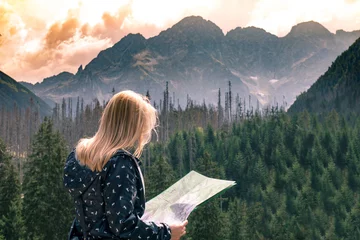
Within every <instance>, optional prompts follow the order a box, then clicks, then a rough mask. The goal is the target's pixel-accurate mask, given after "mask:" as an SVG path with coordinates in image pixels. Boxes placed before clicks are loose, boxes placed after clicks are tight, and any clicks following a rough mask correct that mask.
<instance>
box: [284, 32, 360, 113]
mask: <svg viewBox="0 0 360 240" xmlns="http://www.w3.org/2000/svg"><path fill="white" fill-rule="evenodd" d="M359 101H360V38H359V39H358V40H357V41H356V42H355V43H354V44H353V45H351V46H350V47H349V49H348V50H346V51H345V52H344V53H342V54H341V55H340V56H339V57H337V59H336V60H335V61H334V63H333V64H332V65H331V66H330V67H329V69H328V71H326V72H325V73H324V74H323V75H322V76H321V77H320V78H319V79H318V80H317V81H316V82H315V83H314V84H313V85H312V86H311V87H310V88H309V89H308V90H307V91H306V92H304V93H302V94H301V95H300V96H299V97H298V98H297V100H296V101H295V103H294V104H293V106H291V108H290V109H289V112H291V113H294V112H301V111H304V110H307V111H309V112H317V113H320V114H322V113H327V112H330V111H331V110H333V109H334V110H336V111H337V112H339V113H343V114H349V113H351V112H353V113H355V114H358V113H360V105H359V104H358V102H359Z"/></svg>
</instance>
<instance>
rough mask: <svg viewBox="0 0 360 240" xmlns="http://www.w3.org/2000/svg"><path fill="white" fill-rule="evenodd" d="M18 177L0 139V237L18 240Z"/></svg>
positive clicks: (19, 221)
mask: <svg viewBox="0 0 360 240" xmlns="http://www.w3.org/2000/svg"><path fill="white" fill-rule="evenodd" d="M20 211H21V198H20V182H19V175H18V173H17V172H16V171H15V167H14V165H13V163H12V158H11V156H10V155H9V154H8V153H7V151H6V148H5V144H4V143H3V142H2V140H1V139H0V236H1V235H2V236H3V237H4V239H7V240H18V239H20V238H21V237H22V234H23V224H22V219H21V212H20ZM0 239H1V238H0Z"/></svg>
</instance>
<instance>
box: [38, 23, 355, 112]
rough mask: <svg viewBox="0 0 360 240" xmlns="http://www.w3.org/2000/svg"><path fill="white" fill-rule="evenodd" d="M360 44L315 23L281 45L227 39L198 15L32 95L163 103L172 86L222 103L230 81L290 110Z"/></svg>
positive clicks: (253, 35)
mask: <svg viewBox="0 0 360 240" xmlns="http://www.w3.org/2000/svg"><path fill="white" fill-rule="evenodd" d="M357 37H360V32H359V31H357V32H356V31H354V32H345V31H342V30H339V31H338V32H337V33H336V34H333V33H331V32H329V31H328V30H327V29H326V28H325V27H323V26H322V25H321V24H319V23H316V22H306V23H300V24H298V25H296V26H294V27H293V28H292V30H291V31H290V32H289V34H288V35H286V36H284V37H281V38H279V37H277V36H275V35H272V34H270V33H268V32H266V31H265V30H263V29H259V28H255V27H247V28H240V27H239V28H236V29H234V30H231V31H230V32H228V33H227V34H226V35H225V34H224V33H223V31H222V30H221V29H220V28H219V27H218V26H217V25H215V24H214V23H213V22H211V21H207V20H205V19H203V18H201V17H194V16H192V17H187V18H184V19H183V20H181V21H180V22H179V23H177V24H175V25H174V26H172V27H171V28H169V29H167V30H165V31H162V32H161V33H160V34H159V35H158V36H155V37H152V38H150V39H146V38H144V37H143V36H142V35H141V34H129V35H127V36H125V37H124V38H122V39H121V40H120V41H119V42H118V43H116V44H115V45H114V46H113V47H111V48H108V49H105V50H103V51H101V52H100V53H99V54H98V56H97V57H96V58H94V59H93V60H92V61H91V62H90V63H89V64H88V65H86V66H85V68H83V67H82V66H80V67H79V70H78V71H77V73H76V74H72V73H67V72H64V73H60V74H59V75H56V76H53V77H50V78H46V79H44V80H43V82H41V83H38V84H36V85H34V86H33V87H31V88H32V89H33V90H34V92H35V93H36V94H37V95H38V96H40V97H42V98H43V99H46V101H48V102H51V101H56V102H60V101H61V99H62V98H63V97H77V96H80V97H83V98H84V100H85V102H90V101H92V100H93V99H94V98H95V97H96V98H98V99H99V100H100V102H102V101H103V100H107V99H108V98H109V97H110V96H111V91H112V89H113V88H115V90H116V91H120V90H122V89H126V88H130V89H133V90H136V91H138V92H141V93H144V94H145V93H146V91H147V90H149V91H150V95H151V96H152V98H153V99H154V100H159V99H161V98H162V96H163V91H164V88H165V82H166V81H168V82H169V88H170V92H175V93H176V98H180V100H181V99H183V100H184V99H186V95H187V94H190V96H191V97H192V98H193V99H195V100H197V101H199V102H200V101H201V102H202V100H203V98H205V99H206V100H207V101H208V102H213V103H215V102H216V93H217V90H218V88H222V89H225V88H226V86H227V82H228V81H231V82H232V87H233V92H234V93H239V94H240V97H243V98H244V97H246V98H247V97H248V95H249V94H251V95H253V96H254V97H256V98H257V99H258V100H259V102H260V104H262V105H265V104H269V103H272V102H273V101H274V98H275V99H278V100H277V101H279V102H280V103H281V102H282V101H283V98H285V100H286V102H287V103H288V106H289V105H290V104H291V103H292V102H293V101H294V100H295V96H296V95H298V94H299V93H300V92H301V91H304V90H306V89H308V88H309V87H310V86H311V84H313V83H314V82H315V80H316V79H317V78H318V77H319V76H321V74H323V73H324V72H325V71H326V69H327V68H328V67H329V66H330V64H331V62H332V61H334V60H335V58H336V57H337V56H338V55H340V54H341V53H342V52H343V51H345V50H346V49H347V48H348V47H349V45H350V44H352V43H353V41H355V39H356V38H357ZM253 103H256V101H253Z"/></svg>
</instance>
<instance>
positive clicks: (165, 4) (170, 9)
mask: <svg viewBox="0 0 360 240" xmlns="http://www.w3.org/2000/svg"><path fill="white" fill-rule="evenodd" d="M217 5H218V1H216V0H182V1H169V0H152V1H149V0H134V1H133V4H132V18H133V19H134V20H135V21H136V22H140V23H145V24H153V25H155V26H157V27H164V26H166V25H168V24H169V23H172V22H174V21H177V20H180V18H181V17H183V16H184V15H185V16H186V15H192V14H196V15H201V14H204V13H207V12H210V11H212V10H213V9H215V8H216V6H217ZM194 9H197V10H200V12H199V11H197V12H196V13H195V11H194Z"/></svg>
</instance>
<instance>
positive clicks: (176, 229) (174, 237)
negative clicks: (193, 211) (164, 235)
mask: <svg viewBox="0 0 360 240" xmlns="http://www.w3.org/2000/svg"><path fill="white" fill-rule="evenodd" d="M187 224H188V220H186V221H184V222H183V223H180V224H174V225H170V226H169V227H170V229H171V240H180V238H181V236H183V235H185V234H186V225H187Z"/></svg>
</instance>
